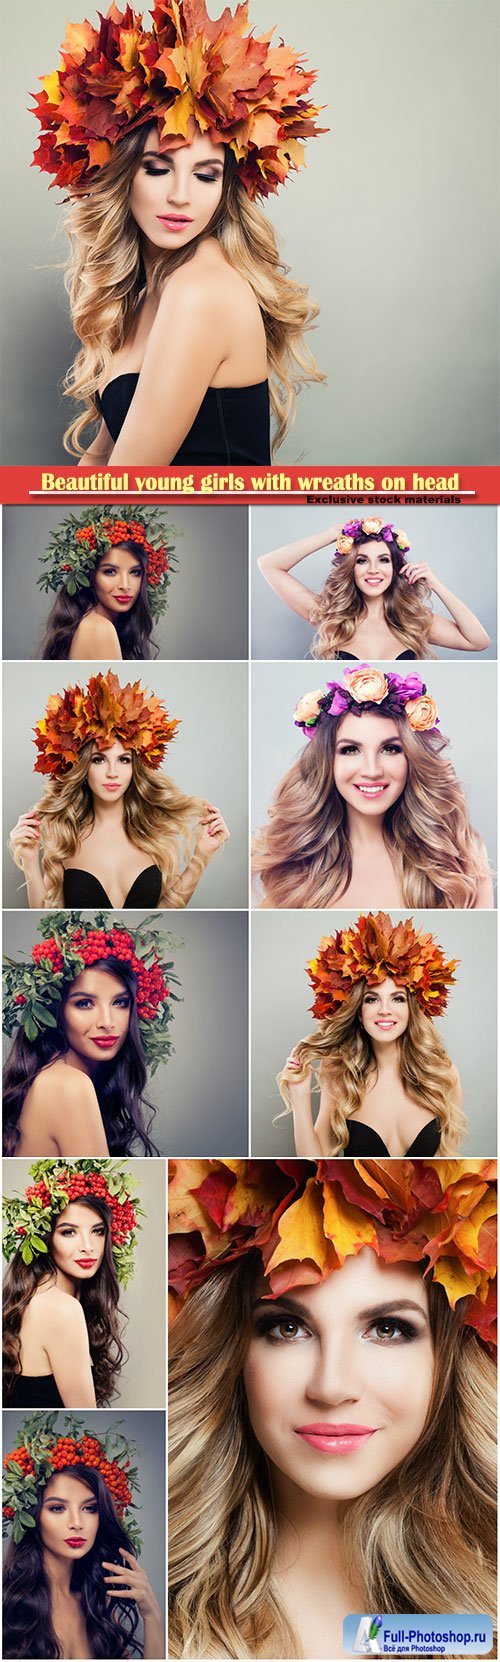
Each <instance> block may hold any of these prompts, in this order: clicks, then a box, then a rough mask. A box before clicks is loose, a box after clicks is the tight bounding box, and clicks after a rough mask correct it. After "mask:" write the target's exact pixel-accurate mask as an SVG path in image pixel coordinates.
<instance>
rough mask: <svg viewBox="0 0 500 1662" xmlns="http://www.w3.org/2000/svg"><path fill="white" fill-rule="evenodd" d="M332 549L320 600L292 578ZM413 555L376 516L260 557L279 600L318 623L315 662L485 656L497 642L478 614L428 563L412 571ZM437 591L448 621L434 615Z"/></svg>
mask: <svg viewBox="0 0 500 1662" xmlns="http://www.w3.org/2000/svg"><path fill="white" fill-rule="evenodd" d="M332 543H335V544H336V547H335V554H334V557H333V560H332V566H331V570H330V572H329V573H328V576H327V578H326V581H325V583H324V585H323V588H322V590H321V593H320V594H316V593H314V592H313V590H312V589H308V588H307V587H306V585H305V583H301V582H299V580H298V578H297V577H291V576H290V572H291V571H292V569H293V567H294V566H296V565H299V564H300V561H301V560H305V559H307V557H308V555H310V554H316V553H317V551H318V549H320V548H328V547H330V546H331V544H332ZM409 551H410V544H409V541H408V537H407V536H406V532H405V531H399V530H397V529H396V526H394V525H391V524H384V521H383V520H382V519H378V518H376V517H373V518H369V519H352V520H349V522H348V524H347V525H332V526H329V527H328V529H327V530H325V531H319V532H316V533H315V535H313V536H311V537H303V538H301V540H300V542H293V543H287V544H286V545H285V546H284V547H283V548H275V549H273V550H272V551H271V552H270V553H269V554H261V555H260V557H259V559H258V560H257V565H258V566H259V569H260V571H261V572H262V574H263V576H264V577H265V578H266V580H267V582H268V583H269V584H270V586H271V588H272V589H274V592H275V594H277V595H278V596H279V599H280V600H284V601H285V604H286V605H287V606H289V607H290V609H291V611H292V612H296V613H297V615H298V617H301V618H304V619H305V622H306V623H311V624H316V626H317V627H316V634H315V636H314V640H313V642H312V646H311V656H312V657H313V658H382V659H384V660H386V661H387V662H390V661H391V659H396V660H397V659H400V658H434V657H435V653H434V652H433V651H432V647H433V646H444V647H448V648H449V649H450V650H453V651H455V652H484V650H485V648H486V647H487V646H489V645H490V638H489V635H487V634H486V630H485V629H483V626H482V624H481V623H480V622H479V619H478V618H477V617H475V615H474V612H471V610H470V607H469V606H466V605H465V604H464V602H463V600H459V599H458V597H457V595H455V594H452V592H451V589H447V588H446V586H445V584H444V583H442V582H441V581H440V579H439V578H438V577H436V576H435V574H434V572H433V571H431V570H430V567H429V566H428V565H425V564H423V563H422V562H418V563H417V564H415V565H409V564H408V559H407V556H408V554H409ZM431 593H434V594H436V595H437V596H438V599H440V600H442V601H443V604H444V605H445V606H446V607H447V610H448V611H449V613H450V617H449V618H445V617H442V616H441V615H440V613H439V612H438V613H436V612H433V611H432V610H431V607H430V605H429V596H430V594H431ZM346 647H351V648H352V647H354V648H355V649H356V650H355V651H346V650H345V648H346ZM398 647H402V648H403V650H402V651H398V650H397V648H398Z"/></svg>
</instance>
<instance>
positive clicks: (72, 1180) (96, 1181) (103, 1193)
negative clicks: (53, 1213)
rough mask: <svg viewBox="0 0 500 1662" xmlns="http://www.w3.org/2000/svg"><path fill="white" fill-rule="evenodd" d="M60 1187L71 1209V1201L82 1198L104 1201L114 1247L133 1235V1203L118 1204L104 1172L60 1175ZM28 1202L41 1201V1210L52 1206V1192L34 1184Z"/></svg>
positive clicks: (29, 1190) (44, 1186)
mask: <svg viewBox="0 0 500 1662" xmlns="http://www.w3.org/2000/svg"><path fill="white" fill-rule="evenodd" d="M59 1183H60V1185H61V1187H62V1188H64V1189H65V1191H66V1195H67V1201H68V1206H69V1205H70V1203H71V1201H72V1200H80V1199H81V1196H82V1195H96V1197H97V1199H100V1200H104V1201H105V1203H106V1206H109V1209H110V1212H111V1240H112V1242H113V1245H114V1246H123V1243H124V1242H125V1241H126V1240H127V1239H128V1236H129V1235H131V1234H132V1231H133V1230H134V1229H135V1227H136V1223H137V1219H136V1215H135V1212H134V1208H133V1206H132V1202H131V1201H130V1200H117V1197H116V1195H111V1194H110V1192H109V1189H108V1185H107V1182H106V1178H105V1177H103V1174H102V1172H99V1171H96V1172H72V1173H70V1172H68V1171H62V1172H60V1173H59ZM26 1199H27V1202H28V1205H29V1206H30V1205H31V1204H32V1202H33V1201H34V1200H41V1202H42V1206H43V1207H46V1206H50V1205H51V1195H50V1190H49V1189H48V1188H47V1185H46V1183H44V1182H43V1180H40V1182H39V1183H32V1184H31V1185H30V1187H29V1188H27V1190H26Z"/></svg>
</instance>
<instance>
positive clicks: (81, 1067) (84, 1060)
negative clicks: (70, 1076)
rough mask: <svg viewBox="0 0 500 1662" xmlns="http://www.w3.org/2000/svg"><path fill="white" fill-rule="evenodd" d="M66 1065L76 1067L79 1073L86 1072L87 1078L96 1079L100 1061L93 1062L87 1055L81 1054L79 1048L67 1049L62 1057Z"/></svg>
mask: <svg viewBox="0 0 500 1662" xmlns="http://www.w3.org/2000/svg"><path fill="white" fill-rule="evenodd" d="M62 1060H63V1062H64V1065H65V1067H67V1068H76V1071H77V1073H86V1075H87V1079H94V1078H95V1075H96V1073H97V1069H98V1067H99V1063H98V1062H91V1061H90V1059H89V1057H87V1056H79V1055H78V1051H77V1050H71V1047H70V1049H69V1050H67V1051H66V1055H65V1056H63V1058H62Z"/></svg>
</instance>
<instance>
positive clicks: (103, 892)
mask: <svg viewBox="0 0 500 1662" xmlns="http://www.w3.org/2000/svg"><path fill="white" fill-rule="evenodd" d="M178 725H179V723H178V721H176V720H175V719H174V720H171V718H170V717H169V715H168V713H167V710H166V709H165V705H164V704H162V702H161V700H160V699H159V698H157V697H156V696H155V695H154V694H147V693H146V692H145V690H144V689H143V688H142V687H141V684H140V682H139V681H135V682H134V684H133V685H131V684H130V683H128V684H127V685H126V686H124V687H122V686H121V685H120V682H119V680H118V677H117V676H116V675H115V674H114V672H113V670H109V671H108V674H107V675H101V674H98V675H92V676H91V677H90V680H89V684H88V687H87V689H86V690H83V689H82V688H81V687H79V686H76V687H67V688H66V690H65V692H64V693H63V694H60V693H56V694H54V695H53V696H51V697H50V698H49V701H48V704H47V710H46V714H45V716H44V718H43V720H42V721H40V722H39V723H38V725H37V727H35V744H36V747H37V760H36V762H35V773H43V774H47V775H48V776H49V785H48V787H47V791H46V794H45V796H44V797H42V799H41V801H40V802H38V803H36V804H35V807H34V808H32V809H31V810H30V812H29V813H27V814H21V815H20V817H19V819H18V821H17V825H15V826H14V829H13V831H12V832H11V837H10V849H11V853H12V856H13V859H14V860H15V862H16V865H18V866H20V867H21V870H22V871H23V872H24V875H25V878H26V887H27V891H28V900H29V905H30V906H35V907H37V906H94V905H96V904H97V905H104V906H119V907H122V906H145V907H150V906H168V907H182V906H186V905H187V903H188V901H189V900H190V899H191V896H192V894H194V890H195V888H196V886H197V884H198V883H199V880H200V877H201V875H202V872H203V871H204V869H205V867H206V866H207V865H208V862H209V860H211V858H212V855H213V854H215V853H216V851H217V849H218V848H221V847H222V844H223V843H224V842H225V841H226V839H227V838H228V836H229V831H228V829H227V826H226V825H225V823H224V820H223V818H222V815H221V814H220V813H219V811H218V809H217V808H214V807H213V806H212V805H211V804H210V803H207V802H203V801H202V800H201V799H200V798H199V797H193V796H186V795H185V793H184V792H183V791H181V790H179V789H178V787H177V785H174V783H173V780H171V779H169V778H167V775H166V774H162V773H160V774H159V773H158V770H159V768H160V765H161V761H162V758H163V755H164V752H165V749H166V746H167V744H169V743H170V740H171V739H172V738H173V737H174V735H175V732H176V729H177V727H178ZM148 856H149V859H148V858H147V857H148Z"/></svg>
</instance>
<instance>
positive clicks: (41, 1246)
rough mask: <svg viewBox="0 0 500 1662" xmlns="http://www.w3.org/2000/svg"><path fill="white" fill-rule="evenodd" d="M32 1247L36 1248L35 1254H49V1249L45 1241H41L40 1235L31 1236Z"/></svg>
mask: <svg viewBox="0 0 500 1662" xmlns="http://www.w3.org/2000/svg"><path fill="white" fill-rule="evenodd" d="M31 1245H32V1247H34V1249H35V1252H48V1247H47V1246H46V1245H45V1241H42V1240H41V1237H40V1235H32V1236H31Z"/></svg>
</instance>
